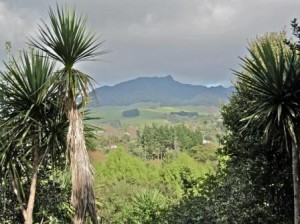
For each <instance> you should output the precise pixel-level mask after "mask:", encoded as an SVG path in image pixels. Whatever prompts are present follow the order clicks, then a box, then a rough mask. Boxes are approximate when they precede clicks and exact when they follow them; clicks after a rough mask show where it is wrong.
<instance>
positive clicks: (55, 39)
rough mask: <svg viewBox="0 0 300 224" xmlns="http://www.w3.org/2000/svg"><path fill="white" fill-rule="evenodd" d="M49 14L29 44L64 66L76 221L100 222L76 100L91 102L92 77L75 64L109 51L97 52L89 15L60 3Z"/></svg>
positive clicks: (63, 87) (64, 102)
mask: <svg viewBox="0 0 300 224" xmlns="http://www.w3.org/2000/svg"><path fill="white" fill-rule="evenodd" d="M49 17H50V24H49V25H48V24H46V23H45V22H44V23H43V25H42V26H40V28H39V35H38V38H37V39H34V38H32V39H31V40H30V44H31V45H32V46H33V47H36V48H38V49H40V50H42V51H43V52H45V53H46V54H48V55H49V56H50V57H52V58H53V59H54V60H56V61H58V62H61V63H62V64H63V66H64V67H63V68H62V69H61V70H59V71H58V72H57V74H58V77H59V80H60V93H61V101H62V106H63V108H64V110H65V112H66V114H67V117H68V121H69V129H68V133H67V146H68V152H69V157H70V162H71V173H72V196H71V201H72V204H73V206H74V208H75V217H74V223H84V222H85V220H86V214H87V213H88V214H89V215H90V217H91V219H92V221H93V223H98V221H97V216H96V209H95V199H94V192H93V186H92V184H93V183H92V178H93V175H92V167H91V164H90V161H89V157H88V154H87V150H86V142H85V138H84V134H83V122H82V114H81V112H80V110H79V107H78V103H77V99H78V97H81V103H82V104H83V105H85V104H86V103H87V102H88V99H89V87H91V86H92V78H91V77H90V76H89V75H87V74H85V73H83V72H81V71H79V70H76V69H75V68H74V65H75V64H76V63H77V62H80V61H84V60H91V59H93V58H94V57H95V56H97V55H101V54H104V53H106V52H105V51H101V52H98V51H97V50H98V48H99V46H100V45H101V43H99V42H98V40H97V39H96V38H95V33H94V32H91V31H89V30H88V29H87V28H86V18H84V17H82V16H81V15H80V16H78V15H77V13H76V11H75V10H73V9H68V8H64V9H62V8H60V7H59V6H57V7H56V11H53V10H52V9H51V8H50V10H49Z"/></svg>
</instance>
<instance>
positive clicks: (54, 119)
mask: <svg viewBox="0 0 300 224" xmlns="http://www.w3.org/2000/svg"><path fill="white" fill-rule="evenodd" d="M54 69H55V66H54V64H53V62H51V61H50V60H49V58H47V57H45V55H42V54H40V53H38V52H35V53H34V52H31V53H30V54H28V53H25V52H24V53H23V54H22V56H21V59H20V61H16V60H15V59H13V60H12V61H11V63H9V64H6V71H5V72H1V73H0V74H1V75H0V76H1V82H0V97H1V100H0V116H1V122H0V128H1V147H0V165H1V170H2V172H3V174H4V176H6V177H7V179H9V181H10V184H11V186H12V187H13V190H14V193H15V195H16V197H17V200H18V204H19V208H20V210H21V211H22V215H23V218H24V220H25V223H26V224H30V223H32V222H33V208H34V202H35V195H36V194H35V192H36V186H37V181H38V170H39V167H40V165H41V163H42V162H43V160H44V158H45V157H46V155H50V154H51V155H52V156H53V159H54V160H56V158H54V157H55V155H59V156H60V155H61V153H62V152H63V149H64V148H65V147H64V145H65V143H64V141H63V140H64V138H63V137H61V136H63V134H62V133H63V131H64V130H66V128H64V127H65V126H66V117H65V116H64V115H63V114H62V113H61V110H60V109H59V107H58V105H57V104H56V102H57V87H56V86H55V85H54V84H53V82H52V81H53V79H52V77H53V73H54ZM24 170H31V173H32V174H31V177H30V178H28V179H29V182H30V184H29V186H30V190H29V195H26V194H25V193H24V188H23V183H24V182H26V181H27V178H26V177H24V176H23V175H24ZM22 174H23V175H22Z"/></svg>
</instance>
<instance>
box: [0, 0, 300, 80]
mask: <svg viewBox="0 0 300 224" xmlns="http://www.w3.org/2000/svg"><path fill="white" fill-rule="evenodd" d="M56 2H57V3H58V4H59V5H62V6H64V5H65V4H67V5H68V6H70V7H76V10H77V11H78V12H79V13H82V14H83V15H86V16H87V17H88V27H89V29H91V30H94V31H96V33H97V36H98V37H99V40H101V41H104V42H103V44H102V46H101V48H100V50H105V51H110V53H108V54H105V55H102V56H101V57H99V58H98V60H97V61H89V62H81V63H79V64H78V65H77V68H78V69H81V70H82V71H83V72H85V73H87V74H90V75H91V76H92V77H93V78H94V79H95V80H96V81H97V84H96V86H103V85H114V84H117V83H120V82H123V81H126V80H130V79H134V78H137V77H145V76H166V75H172V76H173V78H174V79H175V80H177V81H179V82H182V83H189V84H197V85H207V86H216V85H224V86H229V85H232V84H233V83H234V75H233V73H232V71H231V69H233V70H239V69H240V66H239V64H240V62H241V61H240V59H239V57H244V56H246V55H247V44H248V42H249V41H250V40H253V39H255V37H257V36H260V35H263V34H264V33H267V32H279V31H281V30H283V29H286V30H287V31H288V32H290V21H291V20H292V19H293V18H299V19H300V1H299V0H77V1H75V0H56V1H52V0H0V28H1V31H0V59H1V61H5V60H7V54H6V50H5V42H6V41H11V42H12V44H13V53H14V54H17V53H16V52H17V51H18V50H19V49H26V41H27V40H28V39H27V38H28V37H34V36H36V34H37V30H38V25H39V24H41V21H45V22H46V23H47V22H48V9H49V7H50V6H52V7H53V6H55V4H56ZM3 67H4V66H3V63H1V65H0V69H3Z"/></svg>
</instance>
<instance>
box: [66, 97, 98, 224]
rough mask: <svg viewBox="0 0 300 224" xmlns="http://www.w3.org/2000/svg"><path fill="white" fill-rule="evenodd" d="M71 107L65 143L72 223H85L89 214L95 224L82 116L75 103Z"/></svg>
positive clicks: (89, 165)
mask: <svg viewBox="0 0 300 224" xmlns="http://www.w3.org/2000/svg"><path fill="white" fill-rule="evenodd" d="M72 105H73V106H72V107H70V109H69V111H68V120H69V130H68V135H67V143H68V149H69V153H70V161H71V172H72V197H71V202H72V205H73V206H74V208H75V217H74V223H75V224H82V223H85V221H86V214H87V213H89V215H90V217H91V219H92V222H93V223H94V224H95V223H98V222H97V215H96V208H95V198H94V191H93V174H92V167H91V164H90V160H89V157H88V153H87V149H86V144H85V138H84V132H83V122H82V116H81V113H80V111H79V110H78V109H77V108H76V105H75V102H74V103H73V104H72Z"/></svg>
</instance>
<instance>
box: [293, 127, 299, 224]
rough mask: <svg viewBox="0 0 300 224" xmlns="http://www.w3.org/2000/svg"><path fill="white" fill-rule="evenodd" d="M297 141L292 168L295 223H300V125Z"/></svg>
mask: <svg viewBox="0 0 300 224" xmlns="http://www.w3.org/2000/svg"><path fill="white" fill-rule="evenodd" d="M296 138H297V143H293V145H292V169H293V188H294V224H300V198H299V197H300V178H299V177H300V176H299V174H300V170H299V169H300V166H299V149H300V127H297V128H296Z"/></svg>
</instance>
